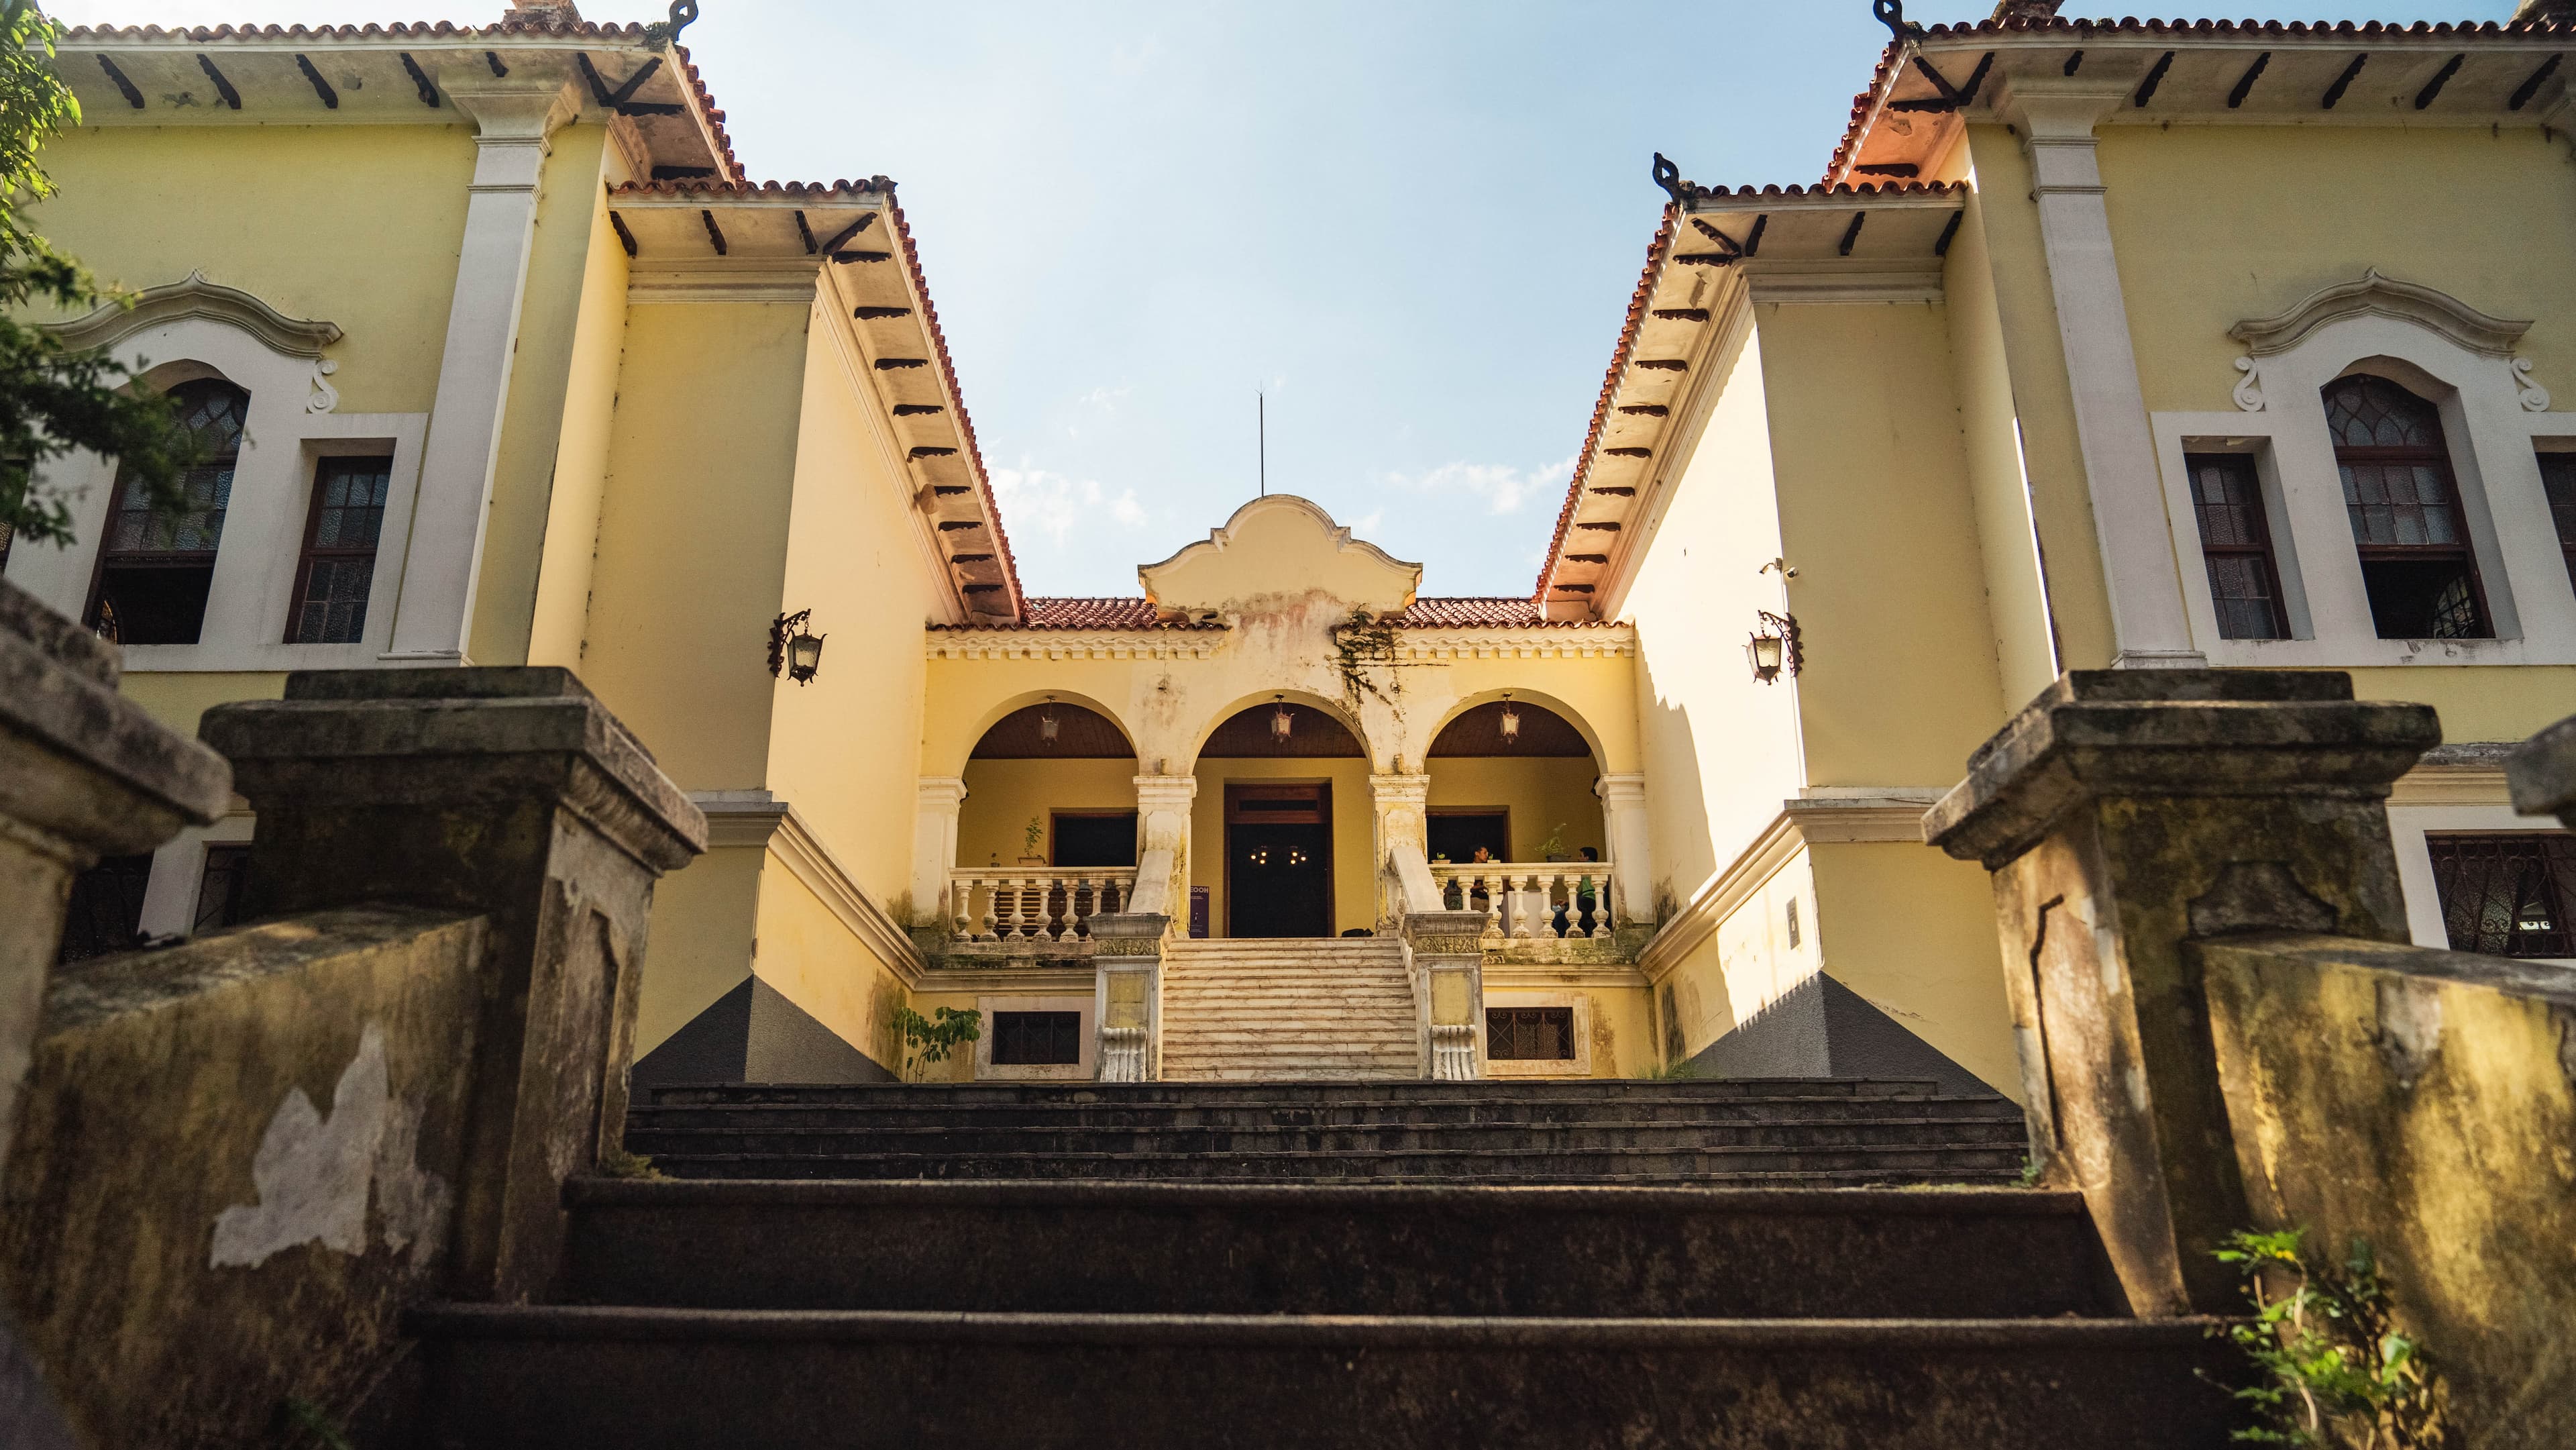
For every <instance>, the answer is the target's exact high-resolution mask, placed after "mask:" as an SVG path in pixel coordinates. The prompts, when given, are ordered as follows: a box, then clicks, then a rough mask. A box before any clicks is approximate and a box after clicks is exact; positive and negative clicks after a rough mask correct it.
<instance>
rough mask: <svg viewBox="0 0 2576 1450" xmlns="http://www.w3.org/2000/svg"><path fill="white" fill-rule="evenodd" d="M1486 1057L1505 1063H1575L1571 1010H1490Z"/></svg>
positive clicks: (1513, 1008) (1486, 1022)
mask: <svg viewBox="0 0 2576 1450" xmlns="http://www.w3.org/2000/svg"><path fill="white" fill-rule="evenodd" d="M1485 1056H1487V1057H1489V1058H1497V1059H1500V1060H1502V1061H1504V1062H1571V1061H1573V1060H1574V1009H1573V1008H1571V1007H1488V1008H1486V1009H1485Z"/></svg>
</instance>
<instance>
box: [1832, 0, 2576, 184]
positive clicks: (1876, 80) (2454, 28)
mask: <svg viewBox="0 0 2576 1450" xmlns="http://www.w3.org/2000/svg"><path fill="white" fill-rule="evenodd" d="M2047 34H2056V35H2067V36H2073V37H2075V38H2076V39H2079V40H2080V39H2082V38H2084V37H2086V36H2090V35H2186V36H2202V35H2206V36H2222V35H2259V36H2265V37H2291V38H2307V37H2314V38H2317V39H2327V40H2332V39H2341V38H2343V37H2346V36H2352V37H2359V38H2370V39H2376V38H2382V37H2399V36H2414V37H2421V38H2423V39H2427V40H2458V39H2463V38H2467V37H2471V36H2475V37H2479V38H2482V39H2483V38H2492V39H2496V40H2521V39H2525V38H2528V37H2532V36H2558V35H2576V24H2568V23H2564V22H2560V21H2552V20H2520V21H2508V22H2506V23H2504V24H2498V23H2496V22H2495V21H2492V20H2487V21H2478V22H2475V23H2470V24H2461V25H2452V24H2448V23H2445V24H2441V25H2435V24H2433V23H2431V22H2429V21H2422V20H2419V21H2417V22H2415V23H2414V24H2412V25H2391V24H2388V23H2387V22H2385V21H2379V20H2369V21H2362V22H2358V23H2356V22H2354V21H2350V20H2319V21H2312V22H2311V21H2297V20H2292V21H2280V20H2264V21H2250V20H2247V21H2238V20H2138V19H2125V20H2075V19H2069V18H2067V17H2065V16H2062V15H2061V16H2052V17H2048V18H2044V19H2030V18H2027V17H2016V18H2014V19H2010V20H1978V21H1973V22H1961V23H1958V24H1944V25H1929V26H1926V27H1924V30H1923V36H1922V38H1923V39H1925V40H1960V39H1965V38H1970V37H1976V36H1988V35H2047ZM1903 49H1904V47H1903V44H1902V43H1901V42H1896V41H1891V42H1889V44H1888V47H1887V49H1886V50H1884V51H1882V52H1881V53H1880V55H1879V58H1878V69H1877V71H1876V72H1875V73H1873V74H1872V75H1871V76H1870V80H1869V88H1868V89H1867V90H1864V91H1862V92H1861V93H1860V94H1859V95H1857V96H1854V97H1852V108H1851V120H1850V121H1849V123H1847V124H1846V125H1845V126H1844V127H1843V138H1842V141H1841V143H1840V144H1838V145H1836V146H1835V147H1834V154H1833V158H1832V159H1831V160H1829V161H1827V162H1826V163H1825V181H1826V183H1827V184H1831V183H1832V182H1833V181H1834V179H1835V178H1836V177H1839V176H1842V175H1844V174H1845V171H1846V168H1847V167H1848V166H1849V164H1850V163H1851V161H1852V160H1853V158H1854V157H1855V156H1856V154H1857V153H1858V151H1859V148H1860V138H1861V131H1862V129H1863V128H1865V127H1866V126H1867V125H1868V124H1869V120H1870V117H1871V116H1872V115H1874V114H1875V113H1876V112H1877V109H1878V103H1879V100H1880V98H1881V97H1883V96H1884V95H1886V93H1887V91H1888V89H1889V87H1890V86H1892V85H1893V84H1894V83H1895V81H1896V79H1897V78H1898V76H1899V75H1900V74H1901V68H1902V65H1903V59H1902V55H1903Z"/></svg>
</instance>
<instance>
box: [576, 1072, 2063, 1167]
mask: <svg viewBox="0 0 2576 1450" xmlns="http://www.w3.org/2000/svg"><path fill="white" fill-rule="evenodd" d="M626 1143H627V1147H628V1148H629V1149H631V1150H633V1151H635V1152H638V1153H643V1154H645V1155H647V1156H649V1157H651V1158H652V1159H653V1161H654V1163H655V1164H656V1165H657V1167H659V1168H660V1170H661V1171H663V1172H665V1173H668V1174H671V1175H673V1176H675V1177H682V1178H768V1179H818V1178H822V1179H828V1178H839V1179H896V1178H948V1179H1053V1180H1066V1179H1086V1180H1128V1181H1133V1180H1166V1181H1168V1180H1188V1181H1197V1182H1316V1181H1338V1182H1349V1181H1367V1182H1372V1183H1452V1184H1465V1183H1476V1184H1483V1183H1496V1184H1514V1183H1522V1184H1525V1183H1630V1184H1737V1185H1754V1184H1759V1185H1764V1186H1797V1187H1829V1186H1849V1185H1872V1184H1895V1183H2010V1182H2013V1181H2014V1180H2016V1179H2017V1178H2018V1177H2019V1176H2020V1173H2021V1167H2022V1163H2023V1160H2024V1155H2025V1131H2024V1128H2023V1125H2022V1117H2021V1111H2020V1109H2018V1108H2016V1107H2014V1106H2013V1105H2012V1104H2011V1103H2010V1102H2008V1101H2006V1100H2004V1099H2002V1098H1999V1097H1994V1096H1991V1095H1988V1096H1976V1097H1961V1096H1949V1095H1943V1094H1939V1093H1935V1092H1934V1091H1932V1088H1931V1085H1930V1084H1929V1083H1923V1082H1865V1081H1853V1080H1846V1079H1786V1080H1777V1081H1725V1082H1675V1083H1656V1082H1629V1081H1615V1080H1607V1079H1604V1080H1598V1081H1561V1082H1492V1081H1485V1082H1472V1083H1434V1082H1422V1081H1418V1080H1407V1081H1401V1082H1367V1083H1363V1082H1343V1083H1138V1084H1132V1085H1129V1084H1080V1085H1060V1084H984V1085H978V1086H972V1087H967V1086H958V1087H904V1086H898V1085H890V1084H872V1085H850V1086H794V1085H786V1086H766V1085H759V1084H750V1085H714V1086H706V1087H666V1088H662V1089H660V1090H658V1091H657V1092H656V1093H655V1094H654V1099H653V1101H652V1102H651V1103H649V1104H646V1105H643V1106H639V1107H637V1108H635V1109H634V1110H633V1111H632V1112H631V1113H630V1115H629V1117H628V1119H627V1132H626Z"/></svg>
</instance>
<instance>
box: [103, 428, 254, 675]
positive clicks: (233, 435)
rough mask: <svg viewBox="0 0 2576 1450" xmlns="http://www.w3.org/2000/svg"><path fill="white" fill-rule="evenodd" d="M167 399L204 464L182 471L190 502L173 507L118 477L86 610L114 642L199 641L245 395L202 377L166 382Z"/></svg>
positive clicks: (230, 485) (237, 454) (135, 482)
mask: <svg viewBox="0 0 2576 1450" xmlns="http://www.w3.org/2000/svg"><path fill="white" fill-rule="evenodd" d="M170 397H171V400H172V401H173V402H174V403H176V404H177V406H178V409H179V417H180V419H181V421H183V422H184V423H186V424H187V427H188V431H189V432H190V433H192V434H194V435H196V439H197V445H198V447H199V448H200V449H202V450H203V452H204V461H203V462H202V463H200V464H199V465H198V466H197V467H195V468H191V469H189V470H188V472H187V474H186V475H185V476H184V477H183V478H182V480H181V482H180V490H181V492H182V494H183V495H184V496H185V498H186V500H187V502H186V505H185V506H184V507H183V508H181V509H180V510H179V511H178V512H176V513H165V514H156V513H154V512H153V511H152V500H151V496H150V494H149V492H148V491H147V490H146V488H145V486H144V484H143V482H142V480H140V479H137V478H134V477H132V476H130V475H128V474H126V473H124V472H122V471H120V472H119V474H118V475H117V480H116V502H115V504H114V506H113V507H112V508H111V509H110V511H109V513H108V516H107V537H106V538H105V539H104V540H102V541H101V544H100V547H99V551H98V574H97V577H96V579H95V580H94V581H93V582H92V584H91V585H90V600H89V609H88V612H87V614H86V616H85V617H86V618H87V620H88V622H89V625H90V627H91V628H93V629H96V630H97V631H98V632H99V633H100V634H102V635H105V636H106V637H108V638H109V639H112V640H115V641H117V642H119V643H121V644H195V643H196V642H197V635H198V633H199V631H201V630H202V629H204V627H205V623H206V591H207V590H208V589H209V588H210V587H212V586H213V584H214V581H215V549H216V547H217V546H218V545H220V544H221V543H222V542H223V537H224V512H225V510H226V509H228V508H229V507H231V504H232V496H233V466H234V464H235V463H236V462H237V461H239V459H240V457H241V440H242V420H243V418H244V417H245V416H246V415H247V413H248V412H249V409H250V394H248V393H245V392H243V391H242V390H241V389H239V388H236V387H234V386H233V385H232V384H230V383H227V382H224V381H223V380H221V379H219V378H200V379H198V380H196V381H194V382H187V383H181V384H180V385H179V386H177V387H175V388H172V389H171V390H170Z"/></svg>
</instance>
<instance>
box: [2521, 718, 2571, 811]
mask: <svg viewBox="0 0 2576 1450" xmlns="http://www.w3.org/2000/svg"><path fill="white" fill-rule="evenodd" d="M2504 774H2505V781H2506V783H2507V784H2508V785H2510V786H2512V788H2513V808H2514V809H2515V810H2517V811H2519V812H2521V813H2522V814H2524V815H2526V816H2547V815H2554V816H2556V817H2558V819H2559V820H2560V821H2561V822H2563V823H2564V824H2565V825H2566V827H2567V829H2569V830H2571V831H2576V715H2570V716H2568V717H2567V718H2566V719H2564V720H2561V721H2559V722H2558V723H2557V724H2555V725H2552V726H2550V727H2549V728H2548V729H2546V730H2543V731H2541V732H2540V733H2539V734H2537V735H2534V736H2533V737H2531V738H2530V739H2529V740H2526V741H2524V742H2522V743H2521V744H2520V745H2517V746H2515V747H2514V748H2513V753H2512V754H2510V755H2508V756H2506V757H2505V759H2504Z"/></svg>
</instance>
